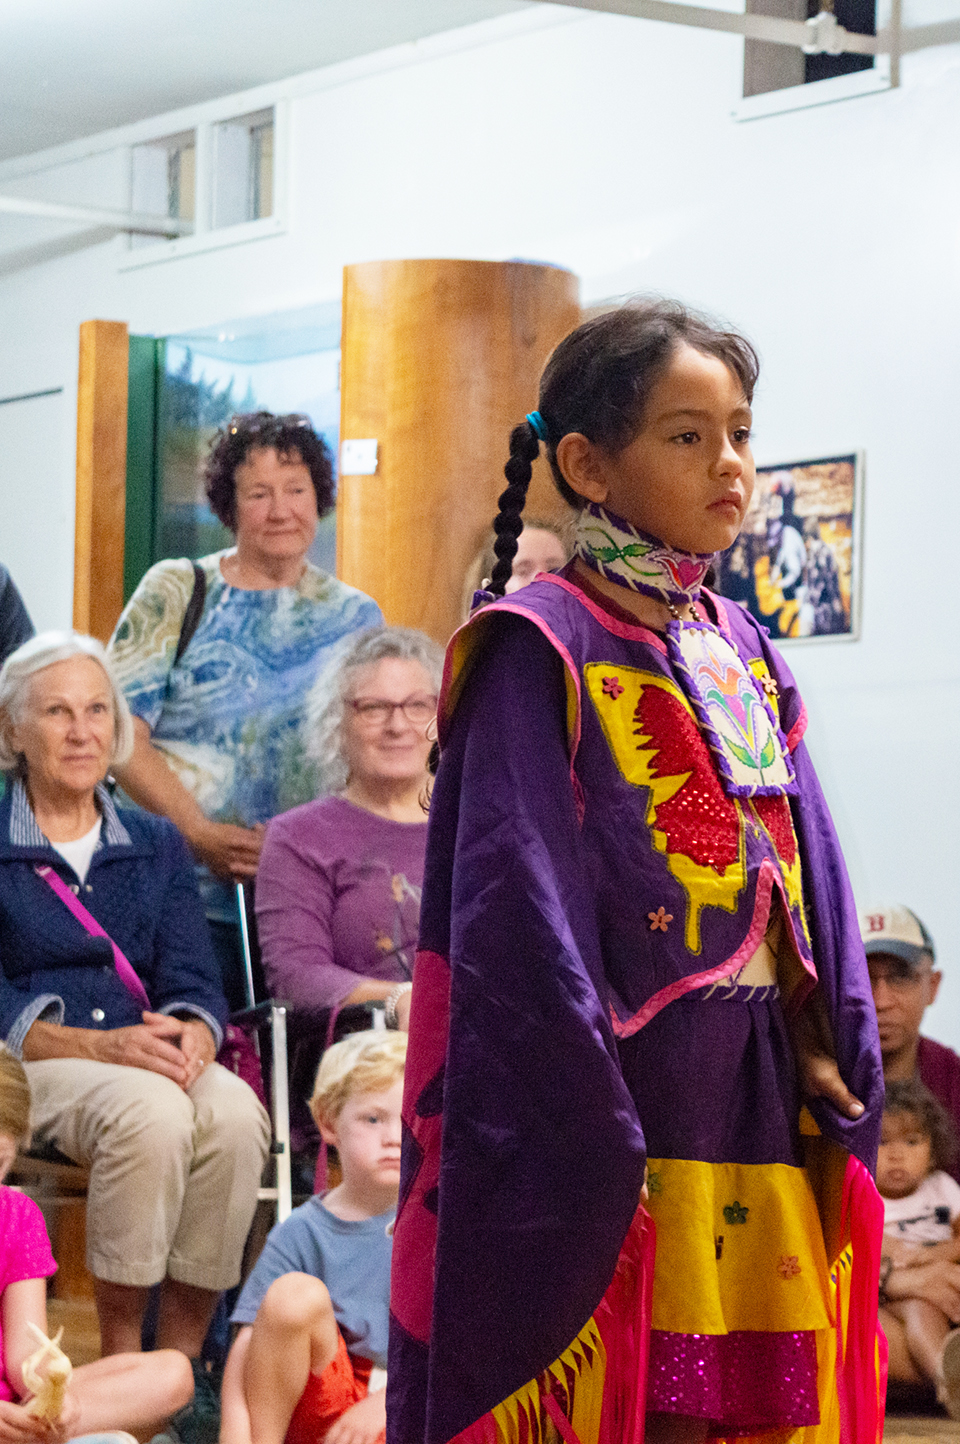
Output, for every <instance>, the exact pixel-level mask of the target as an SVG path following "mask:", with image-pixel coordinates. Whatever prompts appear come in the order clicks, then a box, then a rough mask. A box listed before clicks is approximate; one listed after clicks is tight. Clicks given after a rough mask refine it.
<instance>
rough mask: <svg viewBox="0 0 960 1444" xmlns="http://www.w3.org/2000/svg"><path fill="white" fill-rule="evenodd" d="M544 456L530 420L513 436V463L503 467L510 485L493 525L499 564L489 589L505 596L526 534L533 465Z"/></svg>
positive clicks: (511, 436)
mask: <svg viewBox="0 0 960 1444" xmlns="http://www.w3.org/2000/svg"><path fill="white" fill-rule="evenodd" d="M539 454H540V438H539V437H538V436H537V433H536V432H535V431H534V429H533V427H532V426H531V425H530V422H529V421H522V422H521V423H520V425H519V426H515V427H514V428H513V430H512V431H511V433H510V460H509V461H508V462H507V464H506V466H505V467H504V468H503V472H504V475H505V476H506V478H507V481H508V482H509V483H510V484H509V486H508V487H507V489H506V491H505V492H502V493H501V496H500V502H499V506H500V510H499V511H498V512H497V515H496V517H495V518H494V522H493V529H494V531H495V532H496V534H497V539H496V541H495V542H494V544H493V550H494V552H495V553H496V557H497V564H496V566H495V567H494V569H493V575H492V576H491V578H490V586H489V590H490V591H491V592H492V593H493V595H494V596H495V597H502V596H503V594H504V590H505V588H506V585H507V582H508V581H509V580H510V575H511V573H512V571H513V559H514V557H515V556H516V554H517V538H518V537H519V535H520V533H521V532H522V531H523V507H524V503H525V502H526V499H527V488H528V487H529V485H530V478H531V476H532V475H533V463H534V462H535V461H536V459H537V457H538V455H539Z"/></svg>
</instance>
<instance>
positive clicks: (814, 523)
mask: <svg viewBox="0 0 960 1444" xmlns="http://www.w3.org/2000/svg"><path fill="white" fill-rule="evenodd" d="M862 488H863V452H862V451H856V452H851V453H850V454H849V455H847V456H825V457H821V458H820V459H819V460H816V461H790V462H786V463H784V464H782V465H778V466H761V467H758V468H757V485H756V489H755V491H754V494H753V500H752V501H751V503H750V510H749V511H748V512H747V515H746V519H745V521H744V524H743V530H742V531H741V533H740V535H739V537H738V538H737V540H736V541H735V542H734V544H733V546H732V547H731V548H730V550H729V551H726V552H724V553H723V554H722V556H721V558H720V561H719V565H718V568H717V571H718V578H717V591H719V592H720V594H721V595H722V596H724V597H729V598H730V600H731V601H735V602H740V603H741V604H742V605H743V606H745V607H746V608H747V610H748V611H749V612H750V613H751V614H752V615H753V616H754V617H756V619H757V621H758V622H762V624H763V625H764V626H765V627H767V628H768V629H769V631H770V635H771V637H772V638H773V639H774V640H775V641H781V640H782V641H792V640H794V639H800V638H813V637H838V638H839V637H845V638H851V639H853V638H856V637H857V636H858V635H859V629H860V519H861V517H860V514H861V509H862Z"/></svg>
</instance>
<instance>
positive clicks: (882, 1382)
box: [837, 1155, 887, 1444]
mask: <svg viewBox="0 0 960 1444" xmlns="http://www.w3.org/2000/svg"><path fill="white" fill-rule="evenodd" d="M841 1226H842V1227H844V1228H846V1226H849V1229H850V1242H851V1246H852V1261H851V1266H850V1314H849V1317H848V1318H847V1319H846V1320H844V1319H843V1318H842V1317H841V1312H842V1311H841V1308H840V1300H841V1297H842V1293H841V1290H840V1289H839V1288H838V1289H837V1393H838V1396H839V1402H840V1444H879V1440H880V1438H881V1436H882V1433H883V1408H884V1399H885V1398H886V1392H887V1340H886V1337H885V1336H884V1332H883V1330H882V1328H881V1327H880V1325H879V1323H878V1320H877V1278H878V1276H879V1272H880V1252H881V1248H882V1241H883V1199H882V1198H881V1197H880V1195H879V1193H878V1192H877V1189H876V1185H875V1184H874V1181H873V1179H872V1178H871V1176H870V1174H869V1172H868V1171H867V1169H866V1168H865V1167H864V1165H863V1164H862V1163H861V1162H860V1160H859V1159H858V1158H854V1157H853V1156H852V1155H851V1156H850V1158H848V1160H847V1167H846V1172H845V1174H844V1178H843V1201H842V1204H841Z"/></svg>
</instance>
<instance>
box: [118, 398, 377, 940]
mask: <svg viewBox="0 0 960 1444" xmlns="http://www.w3.org/2000/svg"><path fill="white" fill-rule="evenodd" d="M206 482H207V496H208V498H209V500H210V505H211V507H212V509H213V511H214V512H215V513H216V515H217V516H218V517H219V518H220V520H221V521H222V522H223V523H224V524H225V525H226V526H228V527H229V528H230V530H231V531H232V532H233V533H234V536H235V537H236V546H235V547H233V548H231V549H229V550H227V551H223V552H217V553H215V554H213V555H212V556H208V557H201V559H200V561H199V562H196V563H194V562H191V561H190V560H188V559H187V558H177V559H170V560H167V561H162V562H158V563H157V564H156V566H153V567H151V568H150V570H149V571H148V572H147V574H146V576H145V577H144V578H143V580H142V581H141V583H140V585H139V586H138V587H137V590H136V591H135V592H134V594H133V596H132V597H131V599H130V601H129V602H128V604H127V606H126V608H125V610H124V612H123V615H122V616H121V618H120V621H119V623H118V625H117V629H116V631H115V633H114V635H113V638H112V641H111V643H110V652H111V656H112V660H113V663H114V666H115V668H116V670H117V674H118V676H119V678H120V683H121V686H122V687H123V690H124V693H125V695H126V698H127V701H128V702H129V704H130V709H131V711H132V713H133V717H134V730H135V734H136V741H135V746H134V752H133V757H132V758H131V760H130V762H128V763H127V764H126V765H125V766H124V767H123V768H122V769H120V772H119V779H120V782H121V784H122V786H123V788H124V790H125V791H126V792H127V793H128V794H129V796H130V797H132V798H133V800H134V801H135V802H138V803H140V805H141V806H143V807H145V808H147V809H149V811H151V812H156V813H160V814H162V815H163V816H166V817H169V818H170V819H171V820H172V821H173V822H174V823H176V825H177V827H178V828H179V829H180V831H181V832H182V833H183V835H184V837H185V838H186V839H187V842H188V843H189V844H190V847H191V849H192V850H193V853H194V856H195V857H196V858H197V860H198V861H199V862H200V863H202V864H204V865H205V868H206V869H207V871H208V873H209V874H213V877H209V878H208V879H207V881H206V886H205V891H206V894H207V902H208V912H209V914H210V916H211V917H213V918H216V917H217V916H218V914H219V915H221V916H223V917H224V919H226V917H228V916H230V917H232V915H233V914H232V900H229V901H228V899H227V898H226V897H225V896H224V895H223V890H222V888H220V887H219V886H218V885H217V884H216V883H215V879H220V880H222V881H232V880H234V879H240V878H245V877H252V876H253V874H254V873H255V872H256V867H257V861H258V858H259V856H260V846H261V843H262V840H263V826H264V824H265V823H266V822H267V821H268V820H269V818H271V817H273V816H274V815H275V814H276V813H278V812H284V811H286V810H287V809H288V808H290V807H294V806H296V805H297V804H299V803H301V802H308V801H310V800H311V799H312V798H313V797H314V796H315V795H316V786H315V778H314V774H313V766H312V764H311V763H310V762H309V760H308V758H307V755H306V750H305V744H306V736H305V715H304V703H305V700H306V696H307V693H308V692H309V690H310V688H311V687H312V685H313V683H314V682H315V681H316V679H317V676H318V674H319V672H320V671H321V670H322V669H323V668H324V667H325V666H326V665H327V663H328V662H330V661H331V660H333V658H334V657H335V656H336V655H337V653H338V651H339V650H340V648H341V647H342V646H343V645H344V644H345V642H346V641H347V639H348V638H349V637H350V636H351V635H352V634H353V633H354V632H356V631H360V630H362V629H363V628H365V627H369V626H374V625H376V624H377V623H378V622H379V621H380V620H381V617H380V610H379V608H378V607H377V605H376V603H375V602H374V601H372V600H371V599H370V598H369V597H367V596H365V595H364V594H363V593H362V592H358V591H356V590H355V589H354V588H352V587H348V586H345V585H344V584H343V583H342V582H339V581H337V580H336V579H335V578H333V577H329V576H327V575H326V574H325V573H324V572H321V571H320V570H318V568H317V567H315V566H313V565H312V563H310V562H309V561H308V560H307V552H308V550H309V548H310V545H311V543H312V541H313V538H314V533H315V531H316V526H317V520H318V518H319V517H320V516H323V515H324V514H325V513H326V512H328V511H329V510H330V508H331V506H332V505H333V496H334V480H333V464H332V459H331V456H330V452H329V450H328V449H327V446H326V445H325V443H324V441H323V439H322V438H321V437H320V436H318V435H317V433H316V432H315V431H314V430H313V427H312V426H311V424H310V421H309V418H307V417H306V416H274V415H273V414H271V413H270V412H268V411H257V412H253V413H251V414H247V415H239V416H233V417H231V419H230V421H229V422H228V423H227V425H226V426H225V427H224V428H223V429H222V430H221V432H220V433H219V435H218V436H217V437H216V438H215V440H214V443H213V446H212V448H211V452H210V458H209V460H208V462H207V468H206ZM224 907H227V908H228V909H229V910H228V911H227V912H221V911H220V910H221V909H223V908H224Z"/></svg>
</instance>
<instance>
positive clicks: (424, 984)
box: [388, 302, 883, 1444]
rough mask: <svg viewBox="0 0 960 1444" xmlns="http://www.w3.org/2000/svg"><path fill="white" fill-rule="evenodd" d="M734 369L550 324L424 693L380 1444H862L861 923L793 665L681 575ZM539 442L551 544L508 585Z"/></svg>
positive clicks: (744, 617)
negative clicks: (489, 545)
mask: <svg viewBox="0 0 960 1444" xmlns="http://www.w3.org/2000/svg"><path fill="white" fill-rule="evenodd" d="M756 377H757V360H756V356H755V353H754V352H753V350H752V348H751V347H750V345H749V344H748V343H747V342H746V341H745V340H743V339H742V338H741V337H739V336H737V335H735V334H732V333H729V332H724V331H720V330H718V329H716V328H715V327H713V326H711V325H710V324H708V323H707V322H706V321H705V320H703V319H702V318H700V317H698V316H695V315H692V314H690V313H689V312H687V311H685V310H684V309H683V308H682V307H681V306H679V305H676V304H674V303H667V302H656V303H635V304H631V305H629V306H626V307H624V308H622V309H621V310H619V311H615V312H612V313H609V314H606V315H603V316H601V317H599V318H597V319H595V320H592V321H589V322H587V323H586V324H585V325H583V326H581V327H579V328H578V329H577V330H576V331H574V332H573V333H572V334H571V335H570V336H568V337H567V338H566V339H565V340H564V341H563V342H561V344H560V345H559V346H558V347H557V349H556V351H555V352H554V353H553V356H552V357H551V359H550V361H549V363H548V365H547V367H546V370H545V372H544V376H543V380H542V382H541V389H540V401H539V407H538V410H537V411H536V412H533V413H531V415H530V416H528V417H527V419H526V420H525V421H524V422H523V423H522V424H521V425H520V426H518V427H517V428H516V429H515V430H514V432H513V434H512V436H511V440H510V460H509V462H508V464H507V467H506V475H507V479H508V481H509V483H510V484H509V486H508V488H507V490H506V491H505V492H504V494H503V496H502V497H501V500H500V514H499V516H498V518H497V521H496V530H497V532H498V536H499V540H498V547H497V551H498V556H499V561H498V564H497V566H496V568H495V569H494V573H493V577H492V582H491V586H490V592H491V593H492V594H493V597H492V598H491V597H487V598H485V599H481V600H485V601H486V602H487V603H488V604H487V605H484V606H483V607H482V608H481V609H479V610H477V611H476V612H475V614H474V616H473V618H472V620H471V621H470V622H469V623H468V624H467V625H466V626H465V627H463V628H461V630H460V631H459V632H458V633H457V634H456V636H455V637H454V639H453V641H452V642H451V645H450V650H449V654H448V659H447V672H446V676H445V682H444V688H443V694H442V697H441V702H440V712H439V724H438V725H439V739H440V747H441V761H440V767H439V772H438V776H437V781H436V787H435V789H434V793H433V799H432V803H431V815H430V835H429V842H428V852H427V870H426V877H425V886H424V894H423V909H422V913H421V938H420V947H421V951H420V954H419V956H418V961H417V965H416V973H415V982H414V994H413V1007H412V1016H411V1032H410V1052H409V1060H408V1068H407V1082H406V1097H405V1126H406V1135H405V1142H404V1176H403V1183H402V1187H401V1209H400V1214H399V1217H398V1220H397V1225H396V1232H395V1241H394V1273H393V1296H392V1313H393V1325H392V1327H393V1332H392V1339H391V1362H390V1372H389V1380H390V1382H389V1391H390V1392H389V1395H388V1438H389V1439H390V1441H391V1444H450V1441H457V1444H541V1441H543V1444H547V1441H551V1444H552V1441H559V1440H563V1441H565V1444H638V1441H640V1440H641V1439H642V1438H643V1437H644V1427H645V1426H646V1438H647V1440H648V1441H681V1440H682V1441H701V1440H704V1439H707V1438H711V1439H714V1438H719V1439H734V1438H736V1439H744V1438H753V1437H761V1438H764V1439H768V1440H788V1439H789V1440H796V1441H798V1444H799V1441H803V1444H813V1441H816V1444H828V1441H830V1444H833V1441H843V1444H870V1441H873V1440H876V1439H877V1438H878V1437H879V1431H880V1429H881V1427H882V1407H881V1405H880V1402H879V1401H880V1399H881V1398H882V1394H881V1392H880V1390H881V1387H882V1373H883V1366H882V1341H881V1343H878V1335H877V1330H876V1312H877V1269H878V1264H879V1247H880V1236H881V1230H882V1220H883V1212H882V1207H881V1206H880V1204H879V1201H878V1197H877V1194H876V1190H875V1188H874V1186H873V1181H872V1178H871V1176H870V1171H871V1170H872V1169H873V1167H874V1164H875V1159H876V1150H877V1141H878V1135H879V1125H880V1116H881V1111H882V1105H883V1084H882V1072H881V1066H880V1057H879V1048H878V1043H877V1034H876V1024H875V1020H874V1012H873V1005H872V1000H871V995H870V984H869V978H868V975H867V970H866V965H865V960H864V956H863V949H862V946H861V943H860V936H859V929H858V926H857V917H856V912H855V909H854V904H853V899H852V896H851V892H850V887H849V883H848V881H847V876H846V871H845V869H844V864H843V858H842V856H841V853H840V848H839V845H838V842H837V838H836V834H835V832H834V829H833V825H832V823H831V820H830V816H829V813H828V811H827V808H826V804H825V802H824V800H823V796H822V794H821V791H820V787H819V784H818V782H817V778H816V775H815V773H814V770H813V766H812V764H811V762H810V758H809V755H808V753H807V750H806V746H805V744H804V742H803V733H804V728H805V725H806V713H805V711H804V707H803V703H802V701H801V699H800V697H799V695H798V692H797V688H796V685H795V683H794V681H793V678H792V677H791V675H790V672H789V670H788V669H787V667H786V666H785V664H784V662H783V661H782V659H781V658H780V656H779V655H778V654H777V653H776V652H775V651H774V650H773V648H772V647H771V646H770V645H769V642H768V640H767V637H766V635H765V633H764V631H763V629H762V628H760V627H759V626H758V625H757V624H756V622H754V621H753V619H752V618H751V617H750V616H749V615H748V614H747V613H746V612H745V611H743V610H742V609H741V608H740V607H737V606H736V605H733V604H729V605H728V604H725V603H724V602H723V601H722V599H721V598H720V597H718V596H715V595H713V594H712V593H711V592H709V591H707V590H706V589H705V588H704V587H703V579H704V575H705V573H706V572H707V569H708V567H709V565H710V563H711V561H712V560H713V558H714V556H715V554H716V553H717V552H719V551H722V550H724V549H725V548H727V547H729V546H731V545H732V543H733V542H734V540H735V538H736V536H737V534H738V532H739V530H740V527H741V525H742V523H743V519H744V515H745V513H746V510H747V507H748V504H749V502H750V496H751V492H752V489H753V485H754V463H753V459H752V456H751V451H750V425H751V415H750V402H751V398H752V394H753V389H754V384H755V381H756ZM541 445H543V446H545V447H546V452H547V456H548V458H549V461H550V465H551V467H552V469H553V474H554V477H555V479H556V482H557V485H558V487H559V488H560V491H561V492H562V493H563V495H564V497H565V498H566V499H567V500H568V501H569V502H571V503H572V504H573V505H575V506H576V507H577V508H578V509H579V512H580V520H579V526H578V532H577V541H576V552H575V556H574V558H573V560H572V562H571V563H570V564H569V565H568V566H567V567H566V568H565V569H564V570H563V571H562V572H560V573H559V574H556V575H550V576H541V577H540V578H539V579H538V580H537V581H535V582H534V583H533V584H532V585H530V586H528V587H526V588H524V589H523V590H522V591H520V592H516V593H514V594H513V595H511V596H510V597H507V598H503V589H504V583H505V581H506V579H507V578H508V577H509V575H510V558H511V556H512V554H513V552H514V550H515V546H516V537H517V535H518V534H519V531H520V529H521V527H522V519H521V511H522V508H523V502H524V497H525V493H526V488H527V484H528V482H529V480H530V474H531V463H532V461H533V459H534V458H535V457H536V455H537V454H538V451H539V449H540V446H541ZM498 596H499V597H500V598H501V600H494V598H497V597H498ZM641 1194H642V1196H643V1202H642V1203H641Z"/></svg>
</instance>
